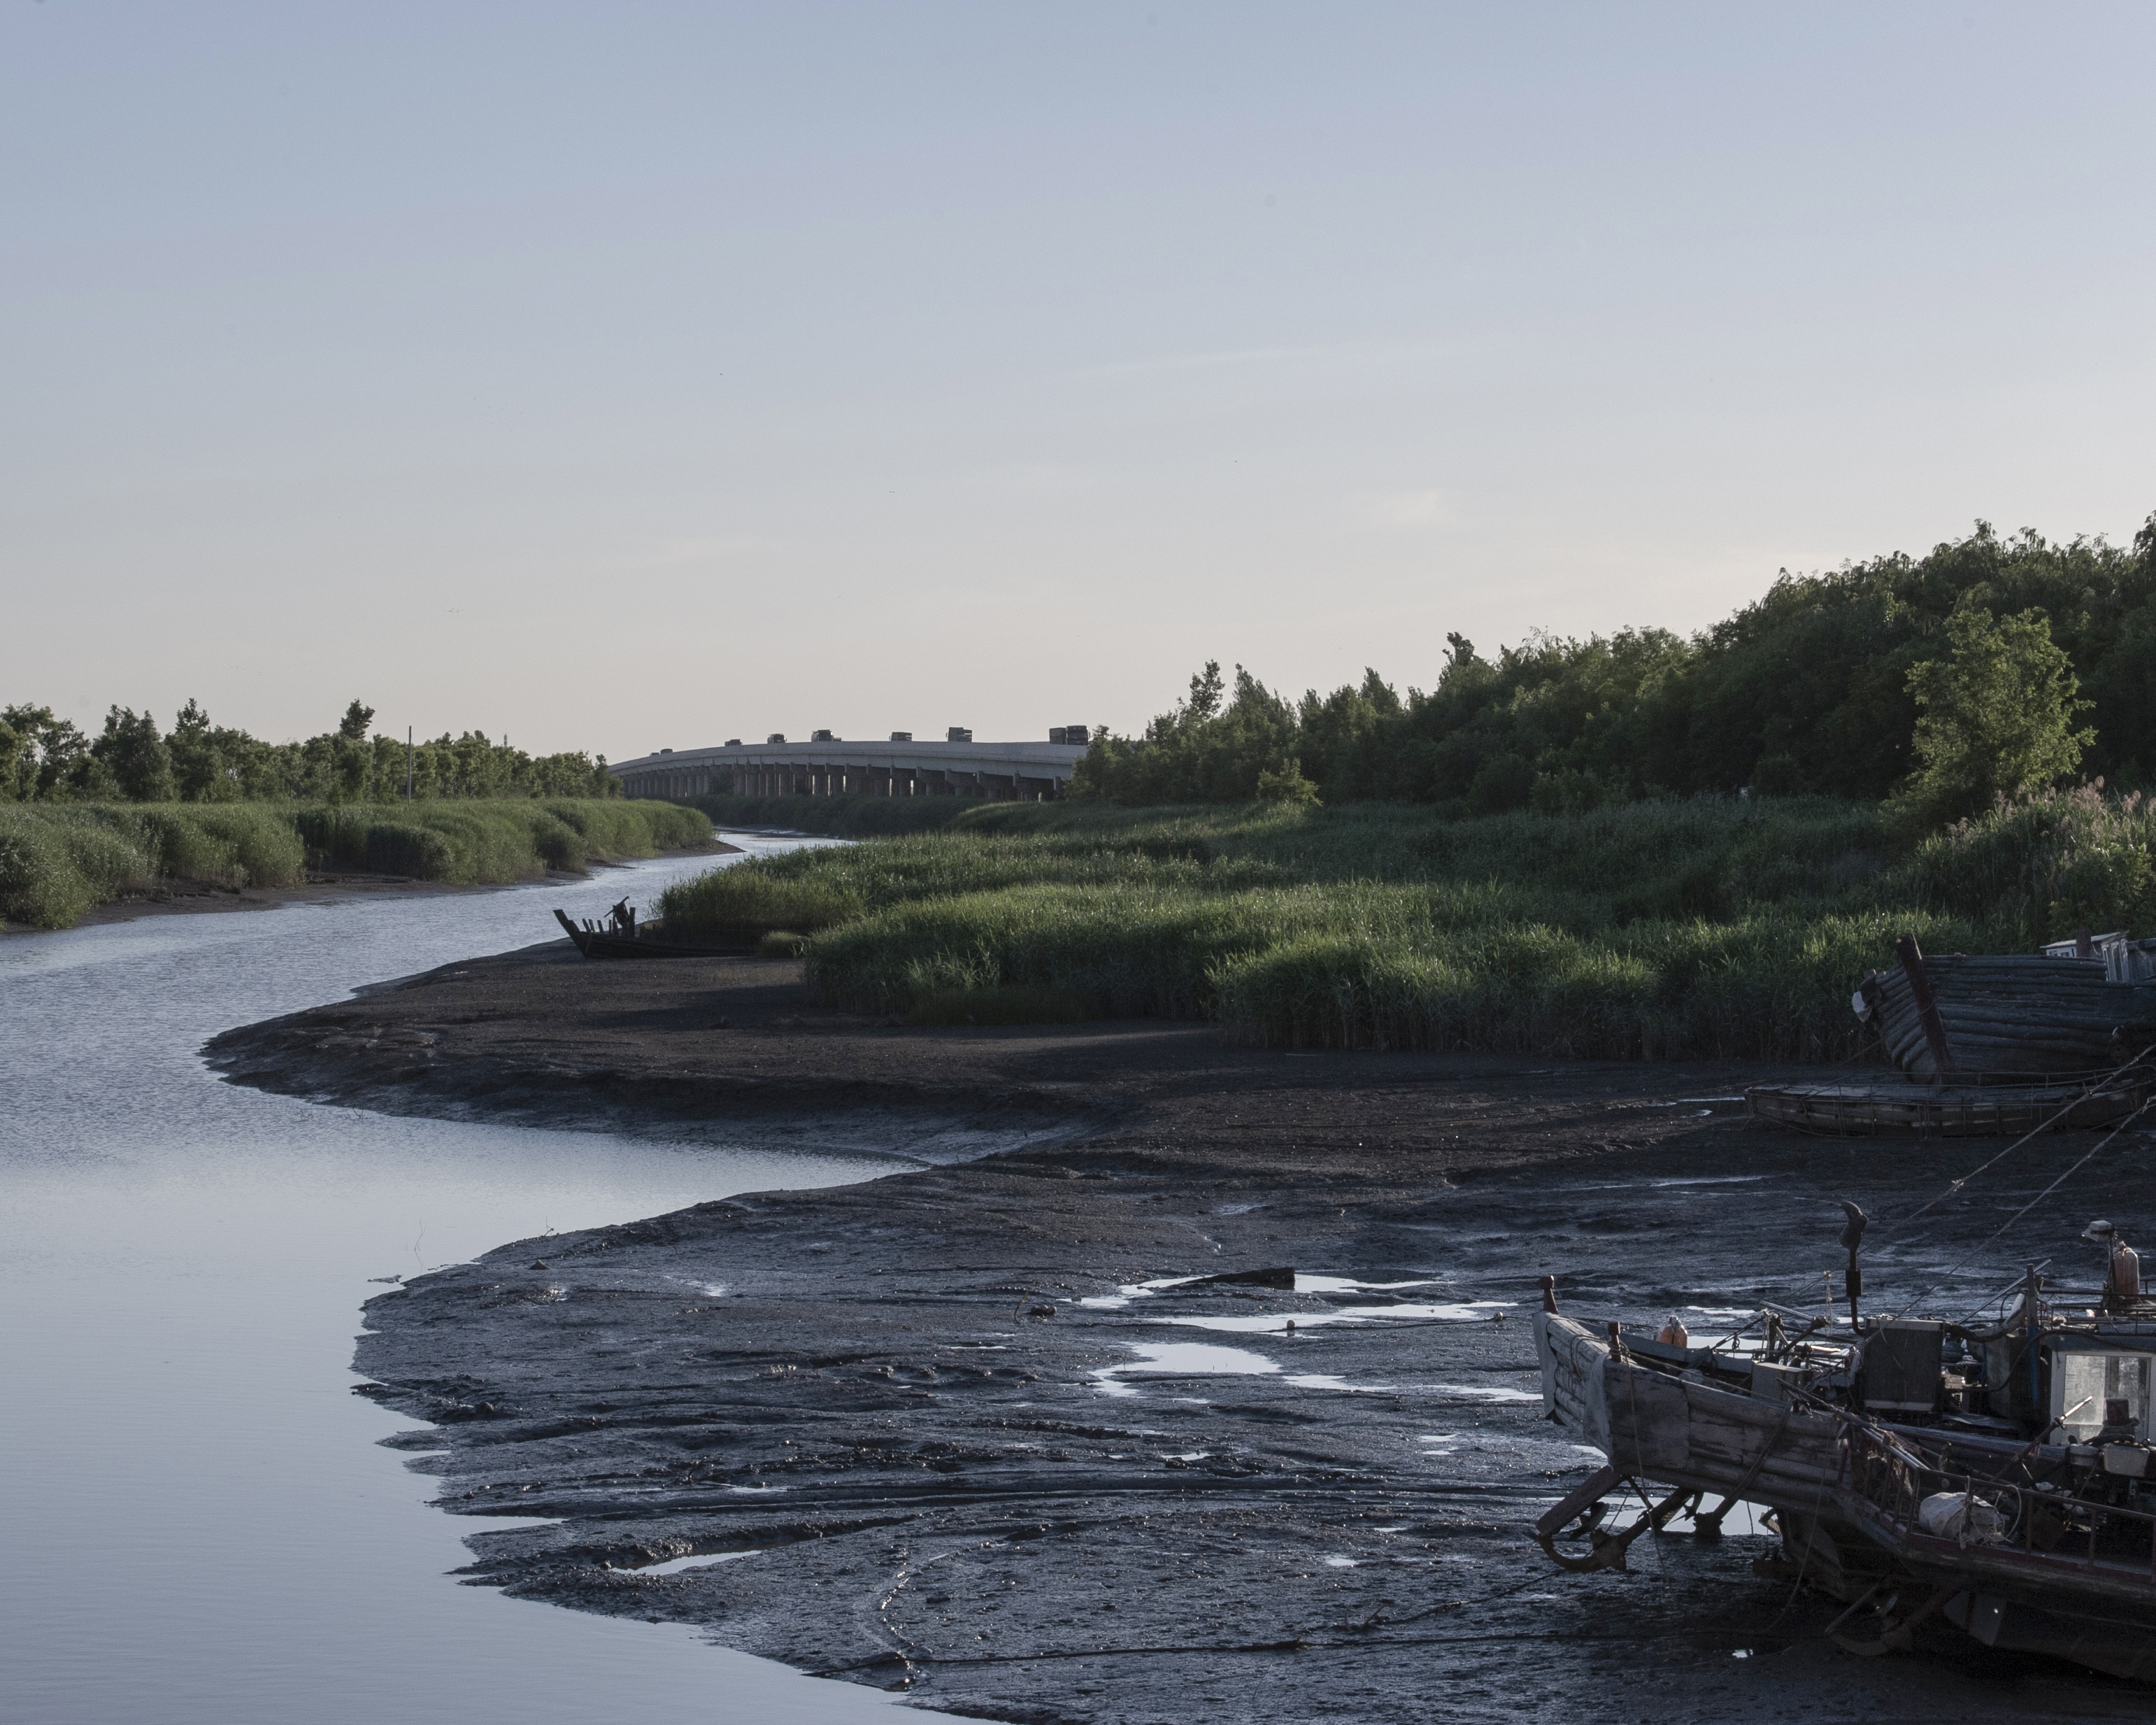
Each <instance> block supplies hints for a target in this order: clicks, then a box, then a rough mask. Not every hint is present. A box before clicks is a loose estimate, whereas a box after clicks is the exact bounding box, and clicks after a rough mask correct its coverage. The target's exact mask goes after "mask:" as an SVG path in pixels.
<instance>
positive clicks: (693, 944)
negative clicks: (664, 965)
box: [554, 899, 756, 958]
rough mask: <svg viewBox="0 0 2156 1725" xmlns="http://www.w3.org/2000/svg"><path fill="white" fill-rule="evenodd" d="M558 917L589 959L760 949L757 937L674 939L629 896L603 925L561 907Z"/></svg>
mask: <svg viewBox="0 0 2156 1725" xmlns="http://www.w3.org/2000/svg"><path fill="white" fill-rule="evenodd" d="M554 920H555V921H556V922H557V923H559V924H561V925H562V929H564V930H565V931H566V932H567V935H568V937H569V938H570V939H571V940H573V941H575V942H576V943H577V951H579V952H581V953H582V954H583V955H584V956H585V957H586V958H723V957H728V956H733V957H738V956H740V955H742V954H745V953H751V952H753V951H755V950H756V942H755V940H754V939H753V938H747V939H743V940H735V941H731V942H701V941H690V940H668V939H667V938H666V924H665V923H664V922H643V921H639V919H638V917H637V914H636V909H635V907H634V905H632V904H630V903H629V900H628V899H623V900H622V901H621V902H620V903H619V904H616V905H615V906H614V908H613V910H612V911H611V912H610V913H608V917H607V919H606V923H605V924H604V925H603V926H601V925H600V924H598V923H595V922H593V920H592V919H590V918H589V917H587V918H585V919H584V920H583V923H582V924H577V923H573V922H572V921H570V920H569V917H568V914H567V912H566V911H564V910H562V909H559V908H557V909H556V910H555V912H554Z"/></svg>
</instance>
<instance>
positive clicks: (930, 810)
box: [688, 796, 979, 838]
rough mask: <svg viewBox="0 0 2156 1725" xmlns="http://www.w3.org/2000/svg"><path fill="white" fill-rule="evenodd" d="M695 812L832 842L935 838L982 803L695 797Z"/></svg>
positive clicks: (744, 826)
mask: <svg viewBox="0 0 2156 1725" xmlns="http://www.w3.org/2000/svg"><path fill="white" fill-rule="evenodd" d="M688 801H689V803H690V806H691V807H692V808H696V809H698V810H701V811H702V812H703V813H705V814H706V815H708V816H711V824H712V825H713V826H731V827H732V828H733V829H734V830H735V831H736V832H753V831H755V830H757V829H759V828H777V829H778V830H779V831H781V832H817V833H823V834H824V835H826V836H828V837H833V838H871V837H880V836H881V835H884V834H887V833H893V832H940V831H942V829H943V828H944V827H946V826H950V825H951V824H952V822H954V821H957V819H958V817H959V816H962V815H963V814H965V813H966V812H967V811H968V810H969V809H973V808H977V807H978V806H979V805H978V802H977V801H975V800H974V799H973V798H972V797H967V796H696V797H691V798H690V799H689V800H688Z"/></svg>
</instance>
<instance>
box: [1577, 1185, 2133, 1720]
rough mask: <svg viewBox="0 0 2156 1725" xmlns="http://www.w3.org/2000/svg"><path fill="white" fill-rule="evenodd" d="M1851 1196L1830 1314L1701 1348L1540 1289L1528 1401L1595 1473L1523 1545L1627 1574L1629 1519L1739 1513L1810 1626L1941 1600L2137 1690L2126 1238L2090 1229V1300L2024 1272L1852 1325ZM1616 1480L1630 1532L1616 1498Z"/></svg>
mask: <svg viewBox="0 0 2156 1725" xmlns="http://www.w3.org/2000/svg"><path fill="white" fill-rule="evenodd" d="M1845 1208H1847V1210H1848V1212H1849V1215H1850V1223H1849V1227H1848V1228H1846V1229H1845V1231H1844V1233H1843V1234H1842V1237H1841V1238H1842V1244H1844V1245H1845V1247H1846V1248H1847V1249H1848V1250H1849V1254H1850V1255H1849V1270H1848V1274H1847V1283H1846V1285H1847V1295H1848V1304H1849V1317H1848V1320H1847V1321H1842V1320H1841V1319H1840V1316H1839V1315H1838V1314H1837V1315H1835V1316H1832V1317H1829V1316H1820V1315H1815V1314H1805V1313H1802V1312H1799V1311H1795V1310H1790V1309H1788V1308H1784V1307H1781V1306H1776V1305H1767V1306H1764V1307H1763V1308H1762V1309H1761V1310H1759V1311H1758V1314H1757V1315H1756V1316H1753V1318H1752V1319H1750V1320H1748V1321H1747V1322H1746V1323H1744V1324H1743V1325H1742V1326H1739V1327H1738V1330H1737V1331H1736V1332H1735V1333H1733V1334H1732V1335H1729V1336H1722V1337H1720V1338H1718V1339H1717V1340H1714V1341H1712V1342H1711V1343H1709V1344H1707V1345H1705V1346H1697V1347H1696V1346H1693V1345H1692V1342H1691V1337H1690V1336H1687V1335H1686V1333H1685V1331H1684V1329H1683V1326H1682V1325H1681V1323H1680V1322H1678V1321H1676V1320H1675V1319H1674V1318H1673V1319H1672V1320H1671V1321H1670V1322H1669V1323H1667V1324H1666V1325H1664V1326H1662V1327H1661V1329H1660V1330H1658V1331H1648V1330H1644V1329H1638V1328H1628V1327H1627V1326H1622V1325H1620V1324H1618V1323H1616V1322H1614V1321H1583V1320H1582V1319H1580V1318H1578V1317H1574V1316H1570V1315H1568V1314H1566V1313H1564V1312H1563V1311H1560V1310H1558V1301H1557V1299H1556V1290H1555V1283H1554V1280H1553V1279H1552V1278H1548V1277H1545V1278H1544V1279H1543V1310H1541V1311H1540V1312H1539V1313H1537V1315H1536V1317H1535V1321H1534V1334H1535V1347H1536V1352H1537V1357H1538V1358H1539V1360H1540V1362H1541V1365H1542V1374H1543V1405H1544V1410H1545V1412H1546V1413H1547V1415H1548V1418H1549V1419H1553V1420H1554V1421H1556V1422H1557V1423H1558V1424H1559V1425H1561V1426H1563V1428H1564V1429H1566V1430H1567V1431H1568V1433H1570V1434H1573V1435H1574V1436H1576V1437H1577V1439H1578V1441H1579V1442H1581V1443H1582V1444H1588V1445H1591V1446H1592V1447H1593V1448H1594V1449H1595V1450H1599V1451H1600V1452H1601V1453H1602V1454H1603V1455H1604V1456H1605V1457H1606V1458H1607V1463H1606V1465H1604V1466H1603V1467H1601V1468H1600V1469H1599V1470H1597V1471H1596V1472H1595V1473H1594V1475H1593V1476H1592V1477H1590V1478H1589V1479H1588V1480H1586V1481H1585V1482H1584V1484H1582V1485H1581V1486H1579V1488H1578V1490H1576V1491H1573V1492H1572V1493H1570V1494H1569V1495H1568V1496H1567V1497H1565V1498H1564V1499H1563V1501H1561V1502H1560V1503H1558V1505H1557V1506H1555V1507H1553V1509H1552V1510H1551V1511H1549V1512H1548V1514H1546V1515H1545V1516H1543V1517H1542V1518H1541V1520H1540V1521H1539V1522H1537V1524H1536V1527H1535V1537H1536V1539H1537V1542H1538V1543H1539V1544H1540V1545H1541V1547H1542V1548H1543V1551H1544V1552H1546V1553H1548V1554H1549V1556H1550V1557H1551V1558H1553V1560H1554V1561H1555V1562H1556V1563H1558V1565H1559V1566H1560V1567H1562V1568H1566V1569H1569V1570H1578V1571H1584V1570H1595V1569H1605V1568H1618V1569H1621V1568H1625V1554H1626V1551H1627V1548H1628V1547H1630V1544H1631V1543H1632V1542H1634V1541H1635V1539H1637V1538H1638V1537H1640V1536H1641V1535H1643V1534H1645V1533H1648V1532H1655V1533H1659V1532H1662V1531H1663V1530H1664V1529H1666V1528H1667V1527H1669V1526H1670V1525H1671V1523H1672V1522H1676V1521H1678V1520H1679V1519H1681V1518H1684V1519H1688V1520H1689V1521H1690V1522H1691V1525H1692V1527H1693V1528H1694V1530H1695V1532H1698V1533H1701V1534H1705V1535H1710V1536H1712V1535H1713V1534H1717V1533H1718V1532H1720V1531H1721V1527H1722V1521H1723V1519H1724V1518H1725V1517H1726V1516H1727V1515H1728V1514H1729V1512H1730V1511H1731V1510H1732V1508H1734V1507H1735V1506H1737V1505H1738V1504H1740V1503H1741V1504H1748V1505H1751V1506H1755V1508H1756V1509H1757V1510H1763V1511H1766V1512H1767V1521H1766V1524H1767V1525H1768V1526H1769V1527H1771V1528H1772V1529H1773V1530H1774V1532H1777V1533H1778V1535H1779V1538H1780V1541H1781V1549H1780V1553H1779V1556H1778V1557H1776V1558H1772V1559H1768V1560H1764V1561H1763V1563H1760V1564H1758V1565H1756V1566H1755V1568H1758V1570H1759V1571H1760V1572H1761V1573H1768V1574H1771V1575H1774V1576H1777V1577H1779V1578H1782V1579H1784V1580H1801V1581H1802V1582H1804V1583H1807V1584H1809V1585H1810V1586H1812V1587H1815V1588H1816V1589H1820V1590H1821V1591H1822V1592H1825V1594H1829V1595H1830V1596H1831V1597H1832V1598H1834V1599H1837V1600H1839V1601H1840V1602H1842V1603H1843V1604H1845V1607H1846V1609H1845V1610H1844V1611H1843V1613H1842V1614H1841V1615H1840V1617H1839V1618H1837V1619H1835V1622H1834V1624H1833V1625H1831V1626H1830V1630H1829V1633H1830V1635H1833V1636H1834V1639H1835V1640H1836V1641H1837V1642H1839V1643H1840V1645H1842V1646H1843V1647H1845V1648H1846V1649H1848V1650H1851V1651H1852V1652H1856V1653H1861V1654H1867V1655H1876V1654H1881V1653H1888V1652H1893V1651H1901V1650H1908V1649H1909V1648H1910V1647H1911V1646H1912V1633H1913V1631H1914V1630H1915V1629H1916V1627H1917V1625H1919V1624H1920V1623H1922V1622H1924V1621H1925V1620H1926V1619H1930V1618H1933V1617H1934V1616H1936V1617H1938V1618H1939V1619H1942V1620H1943V1621H1945V1622H1947V1623H1949V1624H1952V1625H1954V1626H1956V1627H1957V1628H1958V1629H1960V1630H1963V1631H1964V1632H1966V1633H1967V1634H1968V1635H1971V1636H1973V1637H1974V1639H1976V1640H1979V1641H1980V1642H1982V1643H1984V1645H1987V1646H1991V1647H1999V1648H2006V1649H2013V1650H2024V1651H2030V1652H2038V1653H2046V1654H2053V1655H2058V1656H2060V1657H2062V1658H2065V1659H2067V1660H2071V1661H2075V1662H2076V1663H2078V1664H2081V1665H2083V1666H2088V1667H2091V1668H2092V1669H2094V1670H2096V1671H2104V1672H2107V1673H2110V1674H2111V1675H2112V1676H2121V1677H2129V1678H2139V1679H2145V1680H2150V1681H2156V1445H2152V1442H2151V1430H2150V1392H2151V1388H2152V1383H2156V1300H2150V1299H2149V1298H2148V1297H2147V1296H2146V1295H2143V1291H2142V1286H2141V1274H2140V1260H2139V1258H2138V1254H2135V1253H2134V1252H2133V1249H2131V1248H2130V1247H2128V1245H2127V1244H2126V1243H2125V1241H2124V1239H2123V1238H2122V1237H2121V1236H2120V1234H2119V1233H2118V1231H2117V1229H2116V1228H2113V1227H2112V1224H2111V1223H2108V1222H2099V1223H2092V1224H2091V1226H2090V1228H2089V1229H2088V1230H2087V1233H2086V1234H2085V1235H2084V1236H2083V1238H2086V1239H2088V1240H2090V1241H2091V1242H2092V1243H2094V1244H2096V1245H2097V1247H2098V1248H2099V1249H2100V1250H2101V1251H2102V1254H2103V1259H2104V1277H2103V1283H2102V1292H2101V1294H2100V1295H2093V1296H2092V1295H2089V1294H2087V1293H2084V1294H2082V1295H2079V1296H2078V1297H2075V1296H2071V1295H2068V1294H2067V1292H2066V1290H2062V1289H2058V1288H2055V1287H2053V1286H2051V1285H2049V1284H2047V1283H2046V1280H2045V1279H2044V1278H2043V1277H2042V1275H2041V1274H2040V1272H2039V1269H2036V1268H2034V1267H2032V1268H2031V1269H2030V1271H2029V1272H2028V1274H2027V1275H2026V1276H2025V1278H2023V1279H2022V1280H2020V1282H2019V1283H2018V1284H2017V1285H2016V1287H2015V1289H2014V1290H2011V1292H2010V1294H2009V1295H2003V1296H2002V1297H2001V1300H2000V1301H1999V1307H2000V1310H1998V1312H1997V1314H1996V1316H1995V1317H1994V1320H1993V1321H1989V1322H1985V1323H1974V1324H1963V1323H1958V1322H1952V1321H1946V1320H1943V1319H1917V1318H1912V1317H1908V1316H1892V1317H1878V1318H1868V1317H1865V1316H1861V1312H1860V1295H1861V1288H1862V1280H1861V1272H1860V1270H1859V1269H1858V1268H1857V1263H1856V1249H1857V1244H1858V1243H1859V1241H1861V1238H1862V1235H1863V1230H1864V1225H1865V1218H1864V1215H1863V1213H1862V1211H1861V1210H1860V1209H1858V1208H1856V1206H1854V1205H1847V1206H1845ZM1627 1495H1631V1496H1635V1498H1636V1501H1637V1503H1638V1506H1639V1510H1638V1513H1637V1515H1636V1516H1635V1517H1633V1518H1631V1519H1630V1520H1629V1522H1628V1521H1627V1520H1626V1518H1625V1516H1622V1515H1620V1514H1617V1513H1614V1512H1613V1505H1614V1503H1615V1502H1616V1501H1619V1500H1620V1499H1621V1498H1623V1497H1625V1496H1627ZM1709 1499H1712V1500H1714V1501H1713V1502H1712V1506H1710V1505H1709V1503H1708V1500H1709Z"/></svg>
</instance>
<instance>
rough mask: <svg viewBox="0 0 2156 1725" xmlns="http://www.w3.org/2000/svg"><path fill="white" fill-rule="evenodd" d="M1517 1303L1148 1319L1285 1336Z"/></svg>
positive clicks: (1427, 1319)
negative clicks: (1332, 1326) (1328, 1326)
mask: <svg viewBox="0 0 2156 1725" xmlns="http://www.w3.org/2000/svg"><path fill="white" fill-rule="evenodd" d="M1296 1280H1297V1282H1298V1284H1299V1283H1300V1282H1301V1277H1297V1278H1296ZM1327 1280H1331V1279H1330V1278H1327ZM1391 1285H1392V1286H1394V1287H1414V1286H1418V1285H1419V1284H1415V1283H1409V1282H1396V1283H1394V1284H1391ZM1517 1304H1518V1302H1517V1300H1472V1301H1470V1302H1468V1303H1466V1304H1465V1305H1414V1304H1411V1303H1409V1302H1408V1301H1405V1300H1403V1301H1402V1302H1401V1303H1400V1304H1399V1305H1338V1306H1335V1307H1333V1308H1332V1310H1330V1311H1311V1312H1303V1311H1276V1312H1259V1313H1256V1314H1255V1315H1253V1316H1248V1317H1224V1318H1156V1319H1154V1320H1152V1321H1153V1322H1155V1323H1160V1324H1183V1325H1187V1326H1188V1327H1190V1328H1191V1329H1193V1330H1219V1331H1225V1332H1228V1333H1229V1334H1234V1335H1243V1336H1270V1335H1281V1336H1285V1335H1286V1334H1287V1332H1288V1331H1291V1330H1293V1331H1303V1330H1315V1329H1317V1328H1318V1327H1319V1326H1321V1325H1325V1324H1371V1323H1378V1322H1382V1321H1384V1320H1386V1319H1391V1320H1393V1321H1395V1322H1407V1321H1417V1320H1419V1321H1422V1322H1424V1323H1461V1324H1466V1323H1486V1322H1488V1321H1489V1320H1490V1319H1491V1316H1493V1315H1494V1314H1495V1313H1496V1312H1497V1311H1499V1310H1508V1309H1510V1308H1512V1307H1513V1306H1515V1305H1517Z"/></svg>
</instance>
